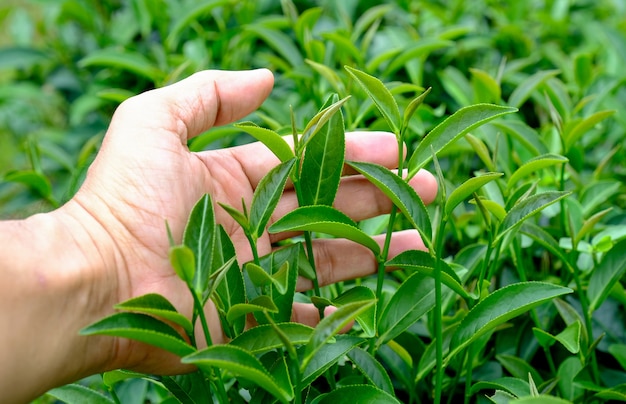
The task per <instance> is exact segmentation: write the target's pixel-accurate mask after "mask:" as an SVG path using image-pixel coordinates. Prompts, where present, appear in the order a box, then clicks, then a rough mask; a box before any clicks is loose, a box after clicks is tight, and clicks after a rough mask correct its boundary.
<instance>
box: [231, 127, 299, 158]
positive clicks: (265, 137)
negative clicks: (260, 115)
mask: <svg viewBox="0 0 626 404" xmlns="http://www.w3.org/2000/svg"><path fill="white" fill-rule="evenodd" d="M234 126H235V127H236V128H239V129H241V130H243V131H244V132H246V133H247V134H249V135H250V136H252V137H254V138H255V139H256V140H258V141H259V142H261V143H263V144H264V145H265V146H267V148H268V149H270V150H271V151H272V153H274V155H276V157H278V159H279V160H280V161H281V162H283V163H284V162H286V161H289V160H291V159H292V158H293V157H294V154H293V150H291V146H289V143H287V142H286V141H285V139H283V137H282V136H280V135H279V134H278V133H276V132H274V131H273V130H271V129H266V128H262V127H260V126H258V125H257V124H255V123H254V122H240V123H237V124H235V125H234Z"/></svg>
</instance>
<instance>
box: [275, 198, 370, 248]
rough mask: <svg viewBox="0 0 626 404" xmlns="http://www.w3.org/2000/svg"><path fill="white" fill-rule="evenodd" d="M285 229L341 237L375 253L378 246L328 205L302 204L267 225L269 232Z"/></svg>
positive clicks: (344, 216) (350, 221) (349, 220)
mask: <svg viewBox="0 0 626 404" xmlns="http://www.w3.org/2000/svg"><path fill="white" fill-rule="evenodd" d="M286 231H315V232H320V233H326V234H330V235H333V236H335V237H343V238H346V239H348V240H352V241H354V242H356V243H359V244H361V245H363V246H365V247H367V248H369V249H370V250H372V252H373V253H374V254H375V255H378V254H379V253H380V247H379V246H378V244H377V243H376V241H374V239H373V238H371V237H370V236H368V235H367V234H365V233H364V232H363V231H361V230H360V229H359V228H358V227H357V225H356V223H354V221H353V220H352V219H350V218H349V217H348V216H346V215H345V214H343V213H341V212H340V211H338V210H337V209H334V208H331V207H330V206H323V205H320V206H303V207H300V208H297V209H295V210H293V211H291V212H289V213H287V214H286V215H285V216H283V217H282V218H280V219H278V220H277V221H276V222H275V223H274V224H273V225H271V226H270V227H269V232H270V233H280V232H286Z"/></svg>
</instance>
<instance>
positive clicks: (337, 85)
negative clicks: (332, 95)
mask: <svg viewBox="0 0 626 404" xmlns="http://www.w3.org/2000/svg"><path fill="white" fill-rule="evenodd" d="M304 61H305V62H306V64H308V65H309V66H311V68H312V69H313V70H315V71H316V72H317V73H318V74H319V75H320V76H322V77H323V78H325V79H326V81H328V82H329V83H330V85H331V86H332V88H333V90H334V91H336V92H337V93H338V94H345V88H344V85H343V82H342V81H341V78H340V77H339V75H338V74H337V73H336V72H335V71H334V70H333V69H331V68H330V67H328V66H326V65H324V64H321V63H317V62H315V61H313V60H310V59H305V60H304Z"/></svg>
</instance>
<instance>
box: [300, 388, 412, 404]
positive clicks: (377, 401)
mask: <svg viewBox="0 0 626 404" xmlns="http://www.w3.org/2000/svg"><path fill="white" fill-rule="evenodd" d="M347 401H350V402H354V403H359V404H385V403H390V404H400V401H398V400H397V399H396V398H394V396H392V395H391V394H389V393H386V392H384V391H383V390H381V389H379V388H378V387H374V386H371V385H369V384H365V385H359V384H355V385H350V386H345V387H338V388H336V389H334V390H333V391H331V392H330V393H326V394H323V395H321V396H318V397H317V398H316V399H315V400H313V401H312V402H311V404H335V403H342V402H347Z"/></svg>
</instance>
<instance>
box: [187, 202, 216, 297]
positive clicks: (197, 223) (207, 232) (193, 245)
mask: <svg viewBox="0 0 626 404" xmlns="http://www.w3.org/2000/svg"><path fill="white" fill-rule="evenodd" d="M214 237H215V214H214V213H213V202H212V201H211V196H210V195H209V194H205V195H204V196H203V197H202V198H200V200H199V201H198V202H197V203H196V205H195V206H194V207H193V210H192V211H191V214H190V215H189V220H187V226H186V227H185V233H184V235H183V244H184V245H185V246H187V247H189V248H190V249H191V251H193V255H194V257H195V262H196V266H195V272H194V278H193V288H194V290H195V291H196V293H198V295H201V294H202V292H203V291H204V290H205V289H206V288H207V286H208V282H209V276H210V275H211V273H210V272H211V265H210V262H211V254H212V252H213V245H214V243H215V240H214Z"/></svg>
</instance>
